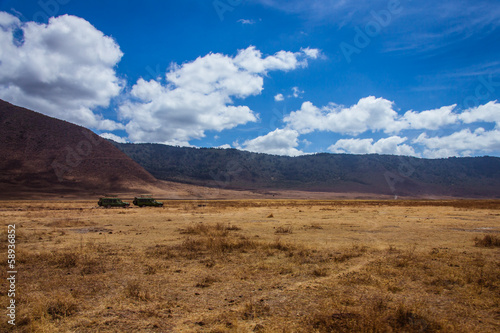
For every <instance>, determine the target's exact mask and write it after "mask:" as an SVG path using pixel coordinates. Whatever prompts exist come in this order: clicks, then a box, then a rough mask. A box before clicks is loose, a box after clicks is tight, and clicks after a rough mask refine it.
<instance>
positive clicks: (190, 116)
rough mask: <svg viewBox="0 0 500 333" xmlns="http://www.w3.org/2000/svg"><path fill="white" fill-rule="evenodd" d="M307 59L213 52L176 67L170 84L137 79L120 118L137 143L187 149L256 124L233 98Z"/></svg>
mask: <svg viewBox="0 0 500 333" xmlns="http://www.w3.org/2000/svg"><path fill="white" fill-rule="evenodd" d="M307 59H308V56H307V54H305V53H304V52H296V53H293V52H288V51H279V52H277V53H276V54H274V55H270V56H267V57H263V55H262V53H261V52H260V51H259V50H257V49H256V48H255V47H253V46H250V47H248V48H247V49H245V50H240V51H239V52H238V54H237V55H236V56H234V57H231V56H227V55H223V54H220V53H210V54H208V55H206V56H204V57H199V58H197V59H196V60H194V61H192V62H188V63H185V64H182V65H173V66H172V67H171V69H170V70H169V71H168V72H167V73H166V81H167V84H162V83H160V82H159V81H156V80H150V81H145V80H143V79H140V80H138V81H137V83H136V84H135V85H134V86H133V87H132V90H131V93H130V97H131V98H130V99H129V100H127V101H126V102H125V103H123V104H122V105H121V106H120V108H119V114H120V117H121V119H123V120H124V121H128V123H127V125H126V131H127V133H128V134H129V139H130V140H131V141H133V142H162V143H167V144H174V145H189V141H190V140H192V139H200V138H203V137H204V136H205V131H209V130H213V131H222V130H225V129H231V128H234V127H236V126H238V125H242V124H246V123H248V122H255V121H257V120H258V115H257V114H255V113H254V112H253V111H252V110H251V109H250V108H249V107H248V106H244V105H239V106H238V105H234V104H235V102H234V99H235V98H240V99H243V98H246V97H248V96H252V95H259V94H260V93H261V91H262V89H263V85H264V76H265V75H266V74H267V73H268V72H269V71H272V70H281V71H288V70H293V69H296V68H299V67H304V66H307Z"/></svg>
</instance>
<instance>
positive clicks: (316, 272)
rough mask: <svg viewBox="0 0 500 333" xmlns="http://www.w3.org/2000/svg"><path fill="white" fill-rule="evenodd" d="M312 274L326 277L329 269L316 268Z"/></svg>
mask: <svg viewBox="0 0 500 333" xmlns="http://www.w3.org/2000/svg"><path fill="white" fill-rule="evenodd" d="M312 275H314V276H317V277H325V276H328V269H326V268H316V269H314V270H313V271H312Z"/></svg>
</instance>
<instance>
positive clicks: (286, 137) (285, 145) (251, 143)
mask: <svg viewBox="0 0 500 333" xmlns="http://www.w3.org/2000/svg"><path fill="white" fill-rule="evenodd" d="M298 137H299V133H298V132H297V131H294V130H289V129H276V130H275V131H273V132H270V133H268V134H266V135H263V136H259V137H257V138H255V139H253V140H248V141H245V142H244V143H243V145H241V146H240V145H238V144H235V146H236V147H237V148H238V149H243V150H248V151H252V152H257V153H266V154H273V155H287V156H299V155H303V154H304V152H302V151H300V150H298V149H297V148H296V147H297V146H298V145H299V142H298Z"/></svg>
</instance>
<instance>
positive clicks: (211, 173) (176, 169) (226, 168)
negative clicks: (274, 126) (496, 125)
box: [114, 143, 500, 197]
mask: <svg viewBox="0 0 500 333" xmlns="http://www.w3.org/2000/svg"><path fill="white" fill-rule="evenodd" d="M114 144H115V145H116V146H117V147H118V148H120V149H121V150H122V151H123V152H124V153H125V154H127V155H128V156H129V157H131V158H132V159H133V160H135V161H136V162H137V163H139V164H140V165H141V166H143V167H144V168H145V169H146V170H147V171H149V172H150V173H151V174H152V175H154V176H155V177H156V178H158V179H163V180H170V181H177V182H183V183H190V184H197V185H206V186H216V187H223V188H231V189H255V190H259V189H297V190H314V191H332V192H359V193H380V194H397V195H414V196H420V195H426V194H436V195H457V196H494V197H498V196H500V158H495V157H476V158H448V159H435V160H428V159H419V158H414V157H404V156H390V155H375V154H373V155H347V154H326V153H321V154H315V155H306V156H299V157H287V156H276V155H268V154H258V153H251V152H245V151H239V150H236V149H217V148H200V149H197V148H186V147H173V146H167V145H161V144H118V143H114Z"/></svg>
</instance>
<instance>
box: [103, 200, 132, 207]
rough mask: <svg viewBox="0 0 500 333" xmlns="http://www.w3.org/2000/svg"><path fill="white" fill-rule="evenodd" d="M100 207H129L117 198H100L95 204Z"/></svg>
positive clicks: (128, 204)
mask: <svg viewBox="0 0 500 333" xmlns="http://www.w3.org/2000/svg"><path fill="white" fill-rule="evenodd" d="M97 204H98V205H99V206H101V207H106V208H111V207H123V208H126V207H128V206H130V203H128V202H125V201H122V200H121V199H118V198H100V199H99V202H98V203H97Z"/></svg>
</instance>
